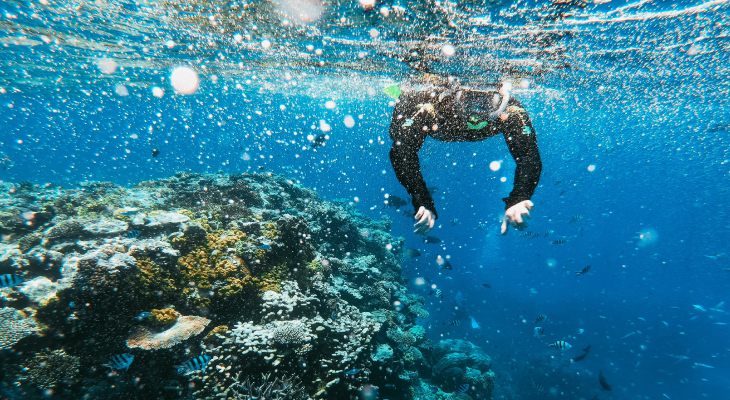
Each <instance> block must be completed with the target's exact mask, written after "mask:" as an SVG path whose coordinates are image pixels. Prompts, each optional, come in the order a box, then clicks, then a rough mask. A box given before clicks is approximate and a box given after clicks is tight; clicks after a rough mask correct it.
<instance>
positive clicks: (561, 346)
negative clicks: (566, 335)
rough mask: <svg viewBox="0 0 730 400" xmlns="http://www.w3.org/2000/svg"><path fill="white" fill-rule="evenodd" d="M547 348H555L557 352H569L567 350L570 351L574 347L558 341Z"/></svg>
mask: <svg viewBox="0 0 730 400" xmlns="http://www.w3.org/2000/svg"><path fill="white" fill-rule="evenodd" d="M547 347H552V348H555V349H557V350H567V349H569V348H571V347H573V346H571V345H570V343H568V342H566V341H564V340H557V341H555V342H552V343H550V344H549V345H547Z"/></svg>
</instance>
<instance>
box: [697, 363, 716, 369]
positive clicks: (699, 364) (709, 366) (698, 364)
mask: <svg viewBox="0 0 730 400" xmlns="http://www.w3.org/2000/svg"><path fill="white" fill-rule="evenodd" d="M694 365H696V366H698V367H705V368H712V369H714V368H715V367H713V366H712V365H707V364H701V363H695V364H694Z"/></svg>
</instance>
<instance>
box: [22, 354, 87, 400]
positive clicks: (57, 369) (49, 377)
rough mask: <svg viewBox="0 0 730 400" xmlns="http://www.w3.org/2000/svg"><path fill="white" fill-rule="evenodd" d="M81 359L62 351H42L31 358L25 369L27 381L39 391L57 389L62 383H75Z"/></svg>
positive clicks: (24, 366)
mask: <svg viewBox="0 0 730 400" xmlns="http://www.w3.org/2000/svg"><path fill="white" fill-rule="evenodd" d="M79 365H80V363H79V358H78V357H74V356H71V355H68V354H66V351H65V350H63V349H61V350H54V351H48V350H42V351H41V352H40V353H37V354H36V355H35V356H34V357H33V358H31V359H30V360H29V361H28V362H27V363H26V364H25V365H23V369H24V371H25V373H26V374H27V379H28V380H30V381H31V382H33V383H34V384H35V385H36V386H38V388H39V389H41V390H45V389H50V388H54V387H56V386H57V385H58V384H59V383H61V382H67V383H70V382H73V381H74V380H75V378H76V375H78V373H79Z"/></svg>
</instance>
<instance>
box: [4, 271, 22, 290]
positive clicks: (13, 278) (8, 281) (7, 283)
mask: <svg viewBox="0 0 730 400" xmlns="http://www.w3.org/2000/svg"><path fill="white" fill-rule="evenodd" d="M22 282H23V278H21V277H19V276H18V275H15V274H4V275H0V289H4V288H9V287H13V286H16V285H20V284H21V283H22Z"/></svg>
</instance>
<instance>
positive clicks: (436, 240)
mask: <svg viewBox="0 0 730 400" xmlns="http://www.w3.org/2000/svg"><path fill="white" fill-rule="evenodd" d="M423 243H431V244H436V243H441V239H439V238H437V237H436V236H426V237H425V238H423Z"/></svg>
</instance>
